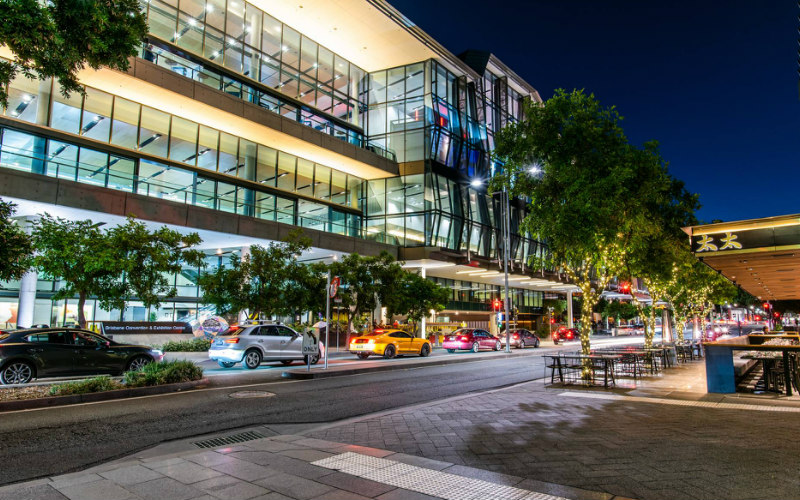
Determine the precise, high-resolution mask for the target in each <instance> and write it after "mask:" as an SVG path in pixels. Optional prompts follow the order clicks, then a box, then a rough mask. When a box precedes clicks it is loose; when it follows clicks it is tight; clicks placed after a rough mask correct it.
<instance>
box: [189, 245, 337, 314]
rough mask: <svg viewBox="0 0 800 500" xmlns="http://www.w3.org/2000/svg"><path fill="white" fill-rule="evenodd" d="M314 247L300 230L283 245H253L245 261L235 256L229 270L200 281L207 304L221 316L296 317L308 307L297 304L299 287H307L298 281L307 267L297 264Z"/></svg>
mask: <svg viewBox="0 0 800 500" xmlns="http://www.w3.org/2000/svg"><path fill="white" fill-rule="evenodd" d="M310 246H311V240H310V239H309V238H305V237H303V236H302V230H300V229H296V230H294V231H292V232H291V233H289V235H288V236H287V237H286V238H285V239H284V240H283V241H282V242H279V243H273V244H271V245H268V246H266V247H264V246H261V245H253V246H251V247H250V252H249V254H248V255H245V256H244V257H242V258H240V257H238V256H236V255H234V256H231V257H230V261H229V267H219V268H217V269H215V270H214V271H212V272H208V273H203V274H202V275H201V276H200V278H198V284H199V285H200V288H201V290H202V292H203V303H205V304H211V305H214V306H215V307H216V308H217V312H218V313H219V314H230V313H235V312H238V311H247V312H248V314H249V316H250V317H252V318H258V317H261V316H266V317H272V316H285V315H290V314H293V313H294V312H295V311H296V310H297V308H299V307H303V306H304V304H302V303H293V301H296V300H298V296H299V294H300V293H301V291H298V290H297V287H298V286H306V285H305V284H304V283H301V282H300V281H298V280H299V279H300V278H299V277H300V276H301V273H304V272H305V270H304V267H305V266H304V265H303V264H301V263H298V262H297V257H298V256H299V255H300V254H301V253H302V252H303V251H305V250H308V248H310ZM324 288H325V287H324V285H323V286H322V289H320V291H319V293H320V294H321V293H322V290H324Z"/></svg>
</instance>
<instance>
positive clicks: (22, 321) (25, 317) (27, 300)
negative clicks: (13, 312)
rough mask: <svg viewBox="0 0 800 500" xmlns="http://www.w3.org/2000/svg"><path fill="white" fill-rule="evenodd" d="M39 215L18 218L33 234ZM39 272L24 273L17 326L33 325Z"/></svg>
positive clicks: (23, 227) (26, 326)
mask: <svg viewBox="0 0 800 500" xmlns="http://www.w3.org/2000/svg"><path fill="white" fill-rule="evenodd" d="M36 219H37V217H21V218H19V219H17V220H18V222H19V224H20V226H21V227H22V229H23V230H25V232H26V233H28V234H31V231H32V230H33V222H34V221H35V220H36ZM37 281H39V273H38V272H37V271H36V270H35V269H31V270H30V271H28V272H27V273H25V274H24V275H22V279H21V280H20V283H19V298H18V302H17V328H30V327H31V326H32V325H33V306H34V305H35V304H36V283H37Z"/></svg>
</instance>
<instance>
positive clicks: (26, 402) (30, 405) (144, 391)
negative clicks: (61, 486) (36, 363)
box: [0, 378, 208, 413]
mask: <svg viewBox="0 0 800 500" xmlns="http://www.w3.org/2000/svg"><path fill="white" fill-rule="evenodd" d="M207 383H208V379H207V378H201V379H200V380H192V381H191V382H180V383H177V384H164V385H154V386H150V387H134V388H132V389H117V390H113V391H104V392H91V393H88V394H74V395H71V396H51V397H46V398H36V399H20V400H16V401H2V402H0V413H3V412H8V411H18V410H32V409H36V408H49V407H52V406H64V405H73V404H78V403H93V402H96V401H108V400H110V399H124V398H133V397H138V396H150V395H154V394H165V393H168V392H180V391H185V390H188V389H194V388H195V387H198V386H201V385H204V384H207Z"/></svg>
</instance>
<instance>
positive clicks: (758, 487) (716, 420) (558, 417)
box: [0, 362, 800, 500]
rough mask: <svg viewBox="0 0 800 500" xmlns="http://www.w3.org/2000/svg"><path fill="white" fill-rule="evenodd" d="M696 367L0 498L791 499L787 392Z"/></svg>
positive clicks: (348, 425)
mask: <svg viewBox="0 0 800 500" xmlns="http://www.w3.org/2000/svg"><path fill="white" fill-rule="evenodd" d="M702 372H703V364H702V362H699V363H695V364H691V365H682V366H680V367H678V368H675V369H673V370H670V371H668V372H667V375H664V376H660V377H656V378H649V379H646V380H645V381H643V382H641V383H639V384H638V386H637V387H636V388H625V387H621V388H618V389H616V390H603V389H580V388H564V387H561V388H553V387H546V386H545V385H544V384H543V382H542V381H541V380H539V381H534V382H530V383H525V384H521V385H517V386H514V387H509V388H504V389H499V390H494V391H491V392H485V393H480V394H470V395H465V396H459V397H455V398H451V399H449V400H446V401H439V402H434V403H426V404H422V405H417V406H414V407H407V408H402V409H398V410H392V411H388V412H384V413H381V414H377V415H371V416H367V417H364V418H358V419H353V420H352V421H347V422H339V423H334V424H330V425H327V426H323V427H316V428H314V429H310V430H306V431H305V432H303V431H304V429H299V428H298V429H297V430H284V431H283V432H297V433H301V434H303V435H293V434H285V435H271V434H274V432H271V431H270V429H268V428H258V429H255V430H259V431H260V432H262V436H258V435H249V436H244V437H242V438H241V439H247V440H246V441H244V442H240V443H238V444H225V443H222V442H219V441H213V442H210V443H206V444H207V445H208V446H210V448H209V449H206V450H201V449H200V448H198V444H197V443H168V444H165V445H162V446H160V447H158V448H156V449H153V450H150V451H148V452H143V453H140V454H138V455H137V457H136V458H130V459H124V460H122V461H117V462H114V463H109V464H105V465H102V466H99V467H95V468H93V469H89V470H86V471H82V472H78V473H74V474H68V475H62V476H57V477H52V478H46V479H42V480H37V481H31V482H27V483H21V484H17V485H10V486H6V487H2V488H0V500H4V499H9V500H10V499H14V500H23V499H32V500H33V499H35V500H64V499H70V500H136V499H145V500H147V499H158V500H173V499H174V500H213V499H226V500H237V499H242V500H246V499H262V500H285V499H295V500H311V499H318V500H325V499H328V500H337V499H343V500H362V499H380V500H395V499H398V500H402V499H408V500H426V499H436V498H439V499H446V500H499V499H503V500H506V499H507V500H533V499H539V500H550V499H558V498H569V499H576V500H611V499H617V500H620V499H622V498H627V497H629V498H638V499H641V500H656V499H662V498H664V499H667V498H669V499H705V498H708V499H737V500H738V499H765V498H781V499H795V498H797V499H800V475H799V474H798V473H797V471H798V470H800V456H799V455H798V453H797V450H798V449H799V447H800V434H798V433H797V432H796V431H795V429H796V428H797V427H798V424H800V401H798V400H797V399H785V398H764V397H743V396H738V397H737V396H720V395H707V394H705V388H704V385H705V384H704V383H699V382H701V381H702ZM432 383H458V382H457V381H432ZM235 432H238V433H241V432H242V431H235ZM264 436H266V437H264ZM223 437H224V436H223ZM9 466H13V464H9Z"/></svg>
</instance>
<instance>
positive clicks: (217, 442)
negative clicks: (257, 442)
mask: <svg viewBox="0 0 800 500" xmlns="http://www.w3.org/2000/svg"><path fill="white" fill-rule="evenodd" d="M265 437H267V436H264V435H262V434H260V433H258V432H255V431H249V432H242V433H240V434H233V435H231V436H225V437H220V438H211V439H206V440H204V441H195V442H194V443H192V444H193V445H195V446H197V447H198V448H216V447H218V446H227V445H229V444H237V443H244V442H246V441H252V440H254V439H261V438H265Z"/></svg>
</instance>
